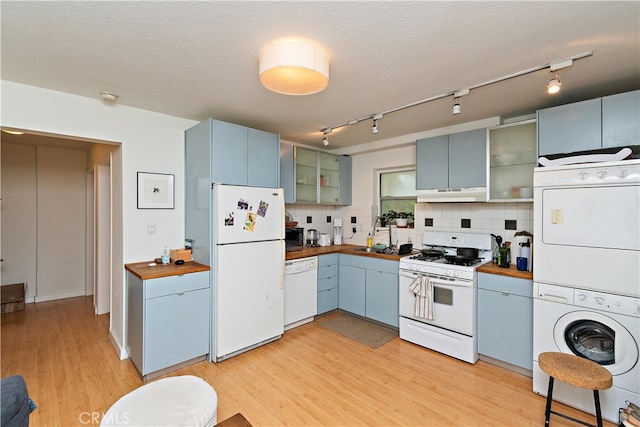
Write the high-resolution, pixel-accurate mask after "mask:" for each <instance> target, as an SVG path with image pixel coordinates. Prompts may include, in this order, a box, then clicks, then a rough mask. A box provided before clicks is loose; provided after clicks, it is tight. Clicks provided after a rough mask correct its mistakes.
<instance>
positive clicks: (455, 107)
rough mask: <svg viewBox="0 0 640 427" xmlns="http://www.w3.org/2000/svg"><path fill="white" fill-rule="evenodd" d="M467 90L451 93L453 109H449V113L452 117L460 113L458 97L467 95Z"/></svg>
mask: <svg viewBox="0 0 640 427" xmlns="http://www.w3.org/2000/svg"><path fill="white" fill-rule="evenodd" d="M468 94H469V90H468V89H463V90H459V91H457V92H454V93H453V107H451V112H452V113H453V115H454V116H457V115H458V114H460V113H462V105H461V104H460V97H462V96H464V95H468Z"/></svg>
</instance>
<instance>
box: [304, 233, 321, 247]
mask: <svg viewBox="0 0 640 427" xmlns="http://www.w3.org/2000/svg"><path fill="white" fill-rule="evenodd" d="M318 237H320V234H319V233H318V230H316V229H313V228H310V229H309V230H307V246H311V247H315V246H318Z"/></svg>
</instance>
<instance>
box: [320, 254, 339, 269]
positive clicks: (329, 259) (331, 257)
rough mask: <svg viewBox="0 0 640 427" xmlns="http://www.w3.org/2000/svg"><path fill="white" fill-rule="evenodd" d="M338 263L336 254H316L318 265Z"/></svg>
mask: <svg viewBox="0 0 640 427" xmlns="http://www.w3.org/2000/svg"><path fill="white" fill-rule="evenodd" d="M337 263H338V254H327V255H320V256H318V265H319V266H320V267H322V266H323V265H330V264H337Z"/></svg>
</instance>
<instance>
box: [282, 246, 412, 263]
mask: <svg viewBox="0 0 640 427" xmlns="http://www.w3.org/2000/svg"><path fill="white" fill-rule="evenodd" d="M363 247H364V246H358V245H331V246H319V247H315V248H303V249H301V250H299V251H291V252H287V254H286V257H285V258H286V260H287V261H290V260H292V259H299V258H307V257H312V256H317V255H326V254H334V253H340V254H347V255H359V256H366V257H371V258H380V259H388V260H391V261H399V260H400V258H402V257H403V256H404V255H391V254H379V253H377V252H365V251H362V250H359V249H362V248H363Z"/></svg>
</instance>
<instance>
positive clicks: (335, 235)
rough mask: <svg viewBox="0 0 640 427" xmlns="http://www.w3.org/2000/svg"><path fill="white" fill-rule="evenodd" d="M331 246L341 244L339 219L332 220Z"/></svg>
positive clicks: (340, 219)
mask: <svg viewBox="0 0 640 427" xmlns="http://www.w3.org/2000/svg"><path fill="white" fill-rule="evenodd" d="M333 244H334V245H341V244H342V218H340V217H335V218H334V219H333Z"/></svg>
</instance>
